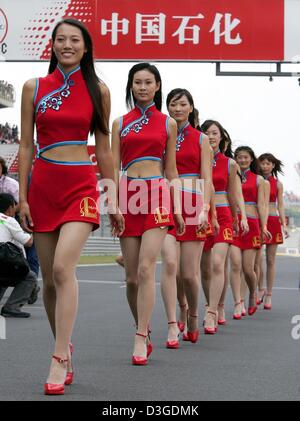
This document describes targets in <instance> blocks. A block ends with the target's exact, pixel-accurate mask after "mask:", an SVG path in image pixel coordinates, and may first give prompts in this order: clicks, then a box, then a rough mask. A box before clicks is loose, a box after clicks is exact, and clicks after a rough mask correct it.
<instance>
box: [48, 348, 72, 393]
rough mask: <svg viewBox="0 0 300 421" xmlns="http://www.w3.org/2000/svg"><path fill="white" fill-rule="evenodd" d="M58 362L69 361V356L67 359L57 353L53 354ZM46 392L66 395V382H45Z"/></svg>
mask: <svg viewBox="0 0 300 421" xmlns="http://www.w3.org/2000/svg"><path fill="white" fill-rule="evenodd" d="M52 358H54V359H55V360H56V361H57V362H59V363H60V364H63V363H67V362H68V361H69V359H68V358H66V359H65V360H64V359H63V358H60V357H57V356H56V355H52ZM44 393H45V395H64V394H65V384H64V383H62V384H54V383H45V385H44Z"/></svg>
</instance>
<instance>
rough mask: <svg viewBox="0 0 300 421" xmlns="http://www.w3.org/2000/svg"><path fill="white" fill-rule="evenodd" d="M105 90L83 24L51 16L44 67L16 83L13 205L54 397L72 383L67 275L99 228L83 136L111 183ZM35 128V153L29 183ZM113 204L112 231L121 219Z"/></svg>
mask: <svg viewBox="0 0 300 421" xmlns="http://www.w3.org/2000/svg"><path fill="white" fill-rule="evenodd" d="M109 114H110V98H109V90H108V88H107V87H106V86H105V85H104V83H102V82H100V80H99V79H98V77H97V75H96V73H95V69H94V63H93V52H92V40H91V37H90V35H89V33H88V31H87V29H86V28H85V26H84V25H83V24H81V23H80V22H78V21H76V20H73V19H66V20H63V21H61V22H59V23H58V24H57V25H56V26H55V28H54V31H53V34H52V52H51V61H50V66H49V73H48V75H47V76H46V77H44V78H39V79H32V80H29V81H27V82H26V83H25V84H24V88H23V95H22V133H21V142H20V151H19V166H20V207H21V211H20V213H21V218H22V221H23V226H24V228H25V229H26V230H27V231H29V232H32V231H33V232H34V240H35V244H36V247H37V251H38V255H39V260H40V263H41V270H42V277H43V282H44V289H43V298H44V303H45V308H46V312H47V316H48V319H49V323H50V326H51V329H52V333H53V335H54V337H55V349H54V354H53V358H52V363H51V367H50V373H49V376H48V380H47V383H46V384H45V387H44V392H45V394H49V395H61V394H64V392H65V384H71V383H72V381H73V369H72V364H71V353H72V349H73V347H72V346H70V342H71V336H72V331H73V326H74V322H75V319H76V314H77V302H78V285H77V280H76V275H75V269H76V264H77V262H78V260H79V257H80V254H81V250H82V248H83V246H84V244H85V242H86V240H87V238H88V236H89V235H90V233H91V231H92V230H93V229H96V228H97V227H98V226H99V222H100V220H99V216H100V215H99V210H98V209H99V207H98V205H99V203H98V201H99V189H98V186H97V179H96V176H95V172H94V170H93V167H92V165H91V162H90V160H89V154H88V151H87V146H86V145H87V139H88V134H89V132H91V133H93V134H94V135H95V140H96V155H97V160H98V164H99V166H100V167H101V170H102V176H103V178H106V179H110V180H111V181H112V182H113V181H114V171H113V159H112V154H111V150H110V145H109V128H108V124H109ZM34 124H35V125H36V131H37V159H36V161H35V164H34V168H33V173H32V178H31V183H30V186H29V185H28V181H27V180H28V177H29V172H30V170H31V165H32V159H33V152H34V143H33V138H34V136H33V134H34V132H33V131H34ZM110 201H111V202H112V203H113V202H115V203H114V205H115V209H114V210H113V212H114V215H112V216H111V217H112V221H113V223H114V228H115V232H116V234H118V233H121V232H122V230H123V217H122V216H121V214H120V213H118V212H117V209H116V200H115V198H114V197H111V198H110Z"/></svg>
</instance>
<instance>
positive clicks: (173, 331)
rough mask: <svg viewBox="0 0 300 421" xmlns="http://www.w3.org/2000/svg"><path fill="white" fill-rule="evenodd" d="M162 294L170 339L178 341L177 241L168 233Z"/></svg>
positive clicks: (164, 250) (165, 244)
mask: <svg viewBox="0 0 300 421" xmlns="http://www.w3.org/2000/svg"><path fill="white" fill-rule="evenodd" d="M161 256H162V262H163V265H162V272H161V295H162V298H163V301H164V305H165V310H166V314H167V319H168V323H170V324H168V341H176V340H177V338H178V327H177V323H171V322H176V299H177V286H176V273H177V242H176V238H175V237H173V236H172V235H168V234H167V235H166V238H165V240H164V243H163V246H162V249H161Z"/></svg>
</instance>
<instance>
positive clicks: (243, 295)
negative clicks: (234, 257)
mask: <svg viewBox="0 0 300 421" xmlns="http://www.w3.org/2000/svg"><path fill="white" fill-rule="evenodd" d="M242 258H243V257H242ZM247 290H248V286H247V283H246V281H245V275H244V272H243V271H241V303H242V314H243V315H244V316H245V315H246V307H245V299H246V294H247Z"/></svg>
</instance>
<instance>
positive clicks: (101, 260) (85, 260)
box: [79, 256, 117, 265]
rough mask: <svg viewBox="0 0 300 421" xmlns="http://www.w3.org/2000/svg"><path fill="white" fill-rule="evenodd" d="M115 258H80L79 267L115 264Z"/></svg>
mask: <svg viewBox="0 0 300 421" xmlns="http://www.w3.org/2000/svg"><path fill="white" fill-rule="evenodd" d="M116 257H117V256H81V257H80V260H79V264H80V265H94V264H97V263H115V258H116Z"/></svg>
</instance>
